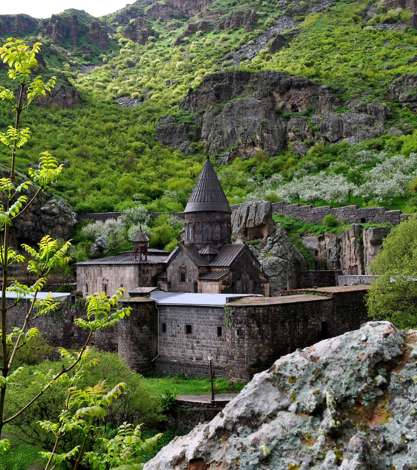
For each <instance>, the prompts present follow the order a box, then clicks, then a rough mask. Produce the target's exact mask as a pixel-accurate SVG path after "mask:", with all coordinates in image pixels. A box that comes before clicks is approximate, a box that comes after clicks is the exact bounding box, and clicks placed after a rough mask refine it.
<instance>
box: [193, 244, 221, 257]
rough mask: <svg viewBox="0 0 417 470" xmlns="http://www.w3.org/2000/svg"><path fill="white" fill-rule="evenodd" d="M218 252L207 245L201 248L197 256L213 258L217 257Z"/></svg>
mask: <svg viewBox="0 0 417 470" xmlns="http://www.w3.org/2000/svg"><path fill="white" fill-rule="evenodd" d="M217 253H218V251H217V250H215V249H214V248H213V247H212V246H210V245H207V246H206V247H205V248H202V249H201V250H200V251H199V252H198V254H199V255H201V256H206V255H207V256H215V255H217Z"/></svg>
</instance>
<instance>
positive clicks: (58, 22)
mask: <svg viewBox="0 0 417 470" xmlns="http://www.w3.org/2000/svg"><path fill="white" fill-rule="evenodd" d="M40 33H42V34H44V35H45V36H48V37H50V38H51V39H52V41H53V42H54V43H55V44H58V45H61V46H68V45H69V46H71V47H74V48H76V47H82V48H86V49H88V48H89V47H90V46H94V47H97V48H99V49H103V50H104V49H106V48H107V47H108V46H109V42H110V37H109V31H108V30H106V27H105V25H104V24H103V23H102V22H100V21H98V20H96V19H95V18H93V17H92V16H90V15H88V14H87V13H85V12H82V11H77V10H74V11H72V10H71V11H70V12H68V13H65V12H64V14H62V15H52V17H51V18H49V19H47V20H42V21H41V23H40Z"/></svg>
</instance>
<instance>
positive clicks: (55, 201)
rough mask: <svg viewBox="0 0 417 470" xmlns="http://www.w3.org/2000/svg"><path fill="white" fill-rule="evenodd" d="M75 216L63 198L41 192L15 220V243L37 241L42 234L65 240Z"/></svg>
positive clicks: (74, 221)
mask: <svg viewBox="0 0 417 470" xmlns="http://www.w3.org/2000/svg"><path fill="white" fill-rule="evenodd" d="M76 223H77V216H76V214H75V212H74V211H73V209H72V207H71V206H70V205H69V204H68V203H67V202H65V201H64V200H63V199H59V198H56V197H52V198H51V197H50V196H47V195H46V194H43V193H41V194H40V195H39V196H38V197H37V198H36V199H35V200H34V202H33V204H32V205H31V206H30V208H29V209H28V210H27V211H25V212H23V214H22V215H21V216H19V218H18V219H17V221H16V225H15V232H14V234H15V237H16V241H17V243H22V242H24V243H30V244H33V243H37V242H38V241H39V240H40V239H41V238H42V236H43V235H46V234H47V235H51V236H52V237H53V238H60V239H63V240H66V239H68V238H70V236H71V234H72V231H73V229H74V226H75V224H76Z"/></svg>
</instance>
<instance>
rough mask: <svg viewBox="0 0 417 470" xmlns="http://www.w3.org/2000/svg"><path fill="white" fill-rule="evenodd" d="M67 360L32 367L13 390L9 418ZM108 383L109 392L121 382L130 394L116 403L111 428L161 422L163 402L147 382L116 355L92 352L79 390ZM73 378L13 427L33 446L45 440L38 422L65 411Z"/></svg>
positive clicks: (31, 409) (51, 391)
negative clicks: (103, 381)
mask: <svg viewBox="0 0 417 470" xmlns="http://www.w3.org/2000/svg"><path fill="white" fill-rule="evenodd" d="M64 363H65V360H64V359H63V360H60V361H44V362H41V363H40V364H38V365H34V366H32V367H26V368H25V369H24V370H23V371H22V372H21V373H20V374H19V381H18V382H17V383H16V384H13V385H11V386H10V391H9V393H10V399H9V401H8V410H7V411H8V414H11V413H13V411H14V410H17V409H19V408H20V407H21V406H22V405H23V404H25V403H26V402H27V401H28V399H29V398H31V397H32V396H33V395H34V394H36V392H38V391H39V390H40V389H41V388H42V386H43V385H44V384H45V383H46V382H47V380H48V377H49V376H50V375H51V373H54V372H56V371H58V370H60V369H61V368H62V367H63V364H64ZM103 379H104V380H105V383H106V386H108V387H109V388H111V387H113V386H115V385H116V384H118V383H120V382H124V383H126V385H127V393H126V395H125V396H124V397H123V399H122V400H119V401H118V402H116V403H115V404H114V405H113V406H112V408H111V410H110V413H109V424H111V425H119V424H121V423H123V422H125V421H126V422H131V423H144V426H145V427H152V426H154V425H155V424H156V423H158V422H159V421H160V420H161V419H162V416H161V410H162V406H161V400H160V397H158V396H155V395H154V394H152V393H151V391H150V390H148V388H147V387H146V383H145V380H144V379H143V378H142V377H141V376H140V375H138V374H136V373H134V372H132V371H131V370H130V369H129V368H128V367H127V366H126V365H125V364H124V363H123V362H122V361H121V360H120V359H119V358H118V356H117V355H116V354H112V353H106V352H102V351H96V350H94V349H92V350H90V352H89V353H88V355H87V356H86V358H85V359H84V360H83V365H82V373H81V375H80V378H79V379H78V380H77V386H78V387H79V388H86V387H89V386H93V385H96V384H97V383H99V382H101V381H102V380H103ZM69 383H70V378H69V377H67V376H63V377H62V379H61V380H60V381H59V383H57V384H56V385H55V386H54V387H52V388H51V389H50V390H48V391H47V392H46V393H45V394H44V395H43V396H42V397H41V398H40V399H39V400H38V401H37V402H36V403H35V404H34V405H33V406H32V407H31V408H29V409H28V410H27V412H26V413H25V414H23V415H22V416H21V417H20V418H19V419H18V421H17V422H16V423H15V425H14V426H13V429H12V432H15V433H16V432H17V433H18V434H19V436H26V438H27V439H29V440H30V441H31V442H33V443H39V441H42V439H43V437H42V434H41V433H40V430H39V427H38V425H37V422H38V421H39V420H52V421H53V420H56V419H57V417H58V414H59V412H60V411H61V410H62V408H63V404H64V400H65V396H66V392H67V389H68V386H69Z"/></svg>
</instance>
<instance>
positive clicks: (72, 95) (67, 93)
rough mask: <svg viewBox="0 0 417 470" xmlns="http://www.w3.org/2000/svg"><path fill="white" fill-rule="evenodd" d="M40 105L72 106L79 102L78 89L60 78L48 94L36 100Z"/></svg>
mask: <svg viewBox="0 0 417 470" xmlns="http://www.w3.org/2000/svg"><path fill="white" fill-rule="evenodd" d="M37 103H38V104H39V105H40V106H49V107H57V108H73V107H74V106H78V105H79V104H80V103H81V96H80V93H79V92H78V90H77V89H76V88H75V87H74V86H72V85H71V84H70V83H69V82H68V81H66V80H65V81H64V80H61V81H60V82H59V83H58V84H57V85H56V86H55V88H54V89H53V90H52V92H51V93H50V94H48V95H47V96H44V97H41V98H39V99H38V100H37Z"/></svg>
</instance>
